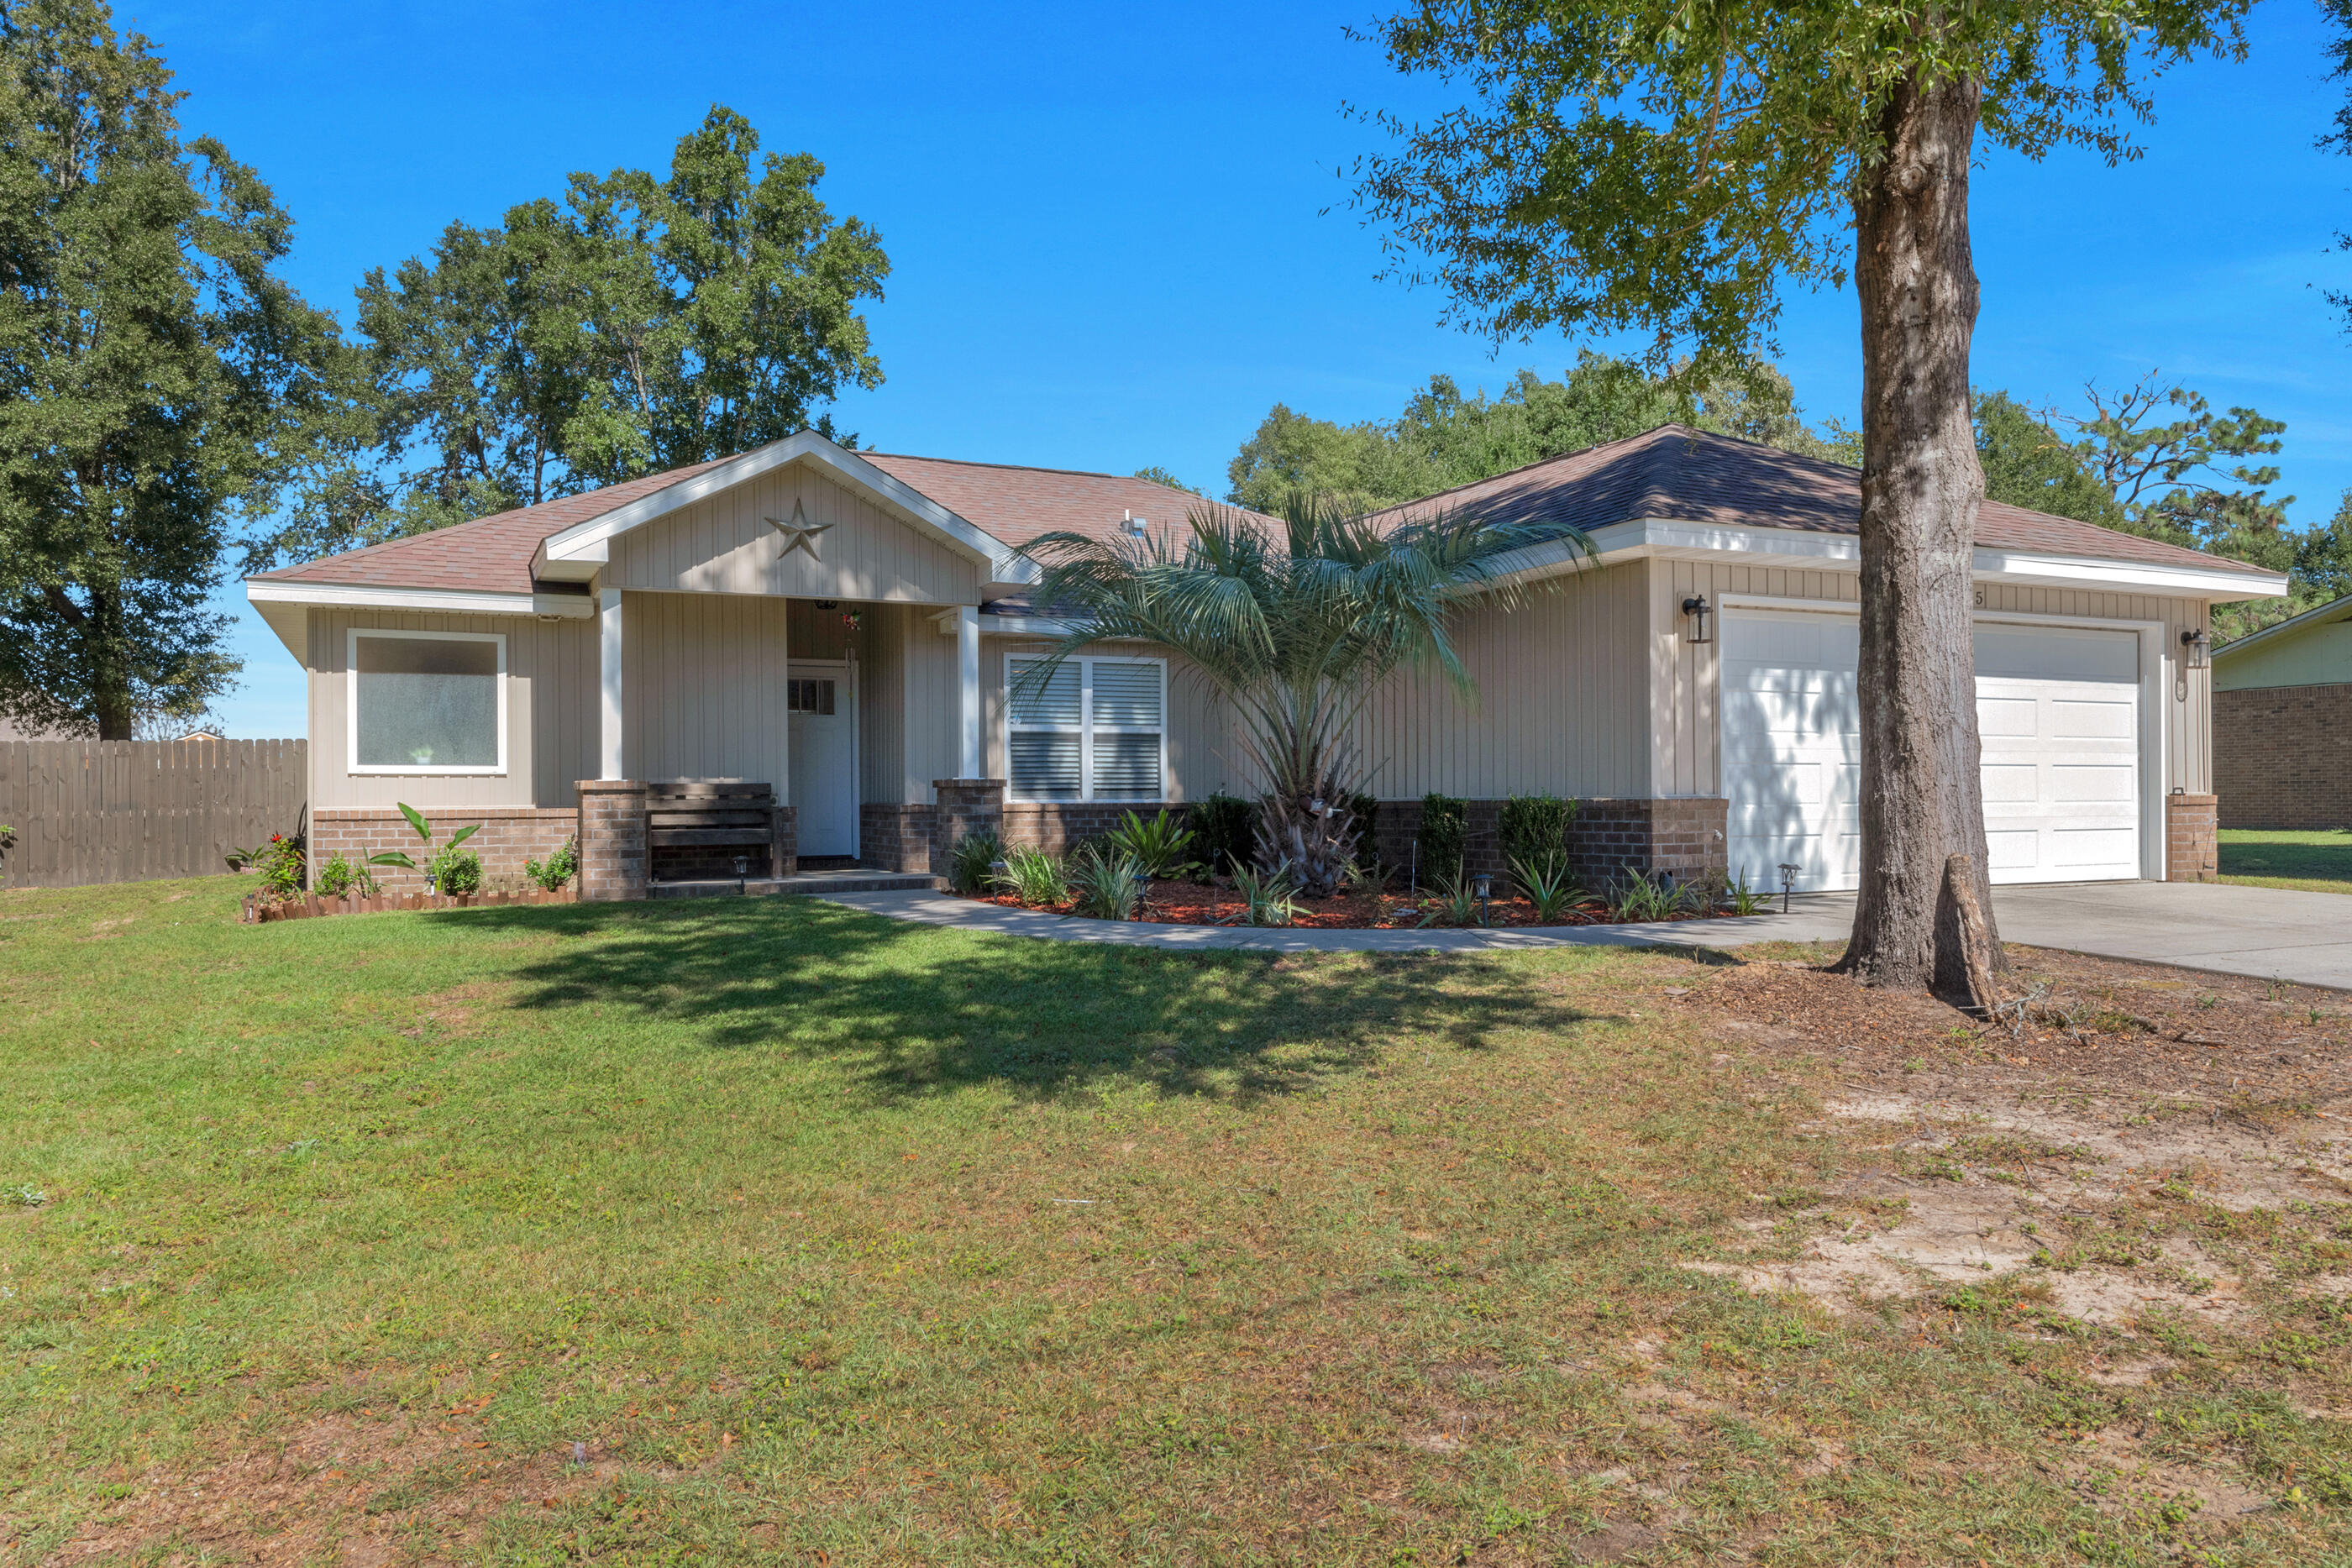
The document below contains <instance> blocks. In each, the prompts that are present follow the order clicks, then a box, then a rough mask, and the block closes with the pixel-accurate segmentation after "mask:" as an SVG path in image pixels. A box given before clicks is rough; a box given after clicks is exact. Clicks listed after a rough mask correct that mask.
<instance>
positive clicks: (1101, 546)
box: [1018, 496, 1591, 897]
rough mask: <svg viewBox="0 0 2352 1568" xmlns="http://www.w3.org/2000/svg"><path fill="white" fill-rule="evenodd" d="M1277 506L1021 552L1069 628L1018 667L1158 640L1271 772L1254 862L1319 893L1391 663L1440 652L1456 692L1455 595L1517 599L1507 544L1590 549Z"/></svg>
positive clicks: (1519, 528)
mask: <svg viewBox="0 0 2352 1568" xmlns="http://www.w3.org/2000/svg"><path fill="white" fill-rule="evenodd" d="M1283 511H1284V515H1283V517H1281V518H1280V519H1279V520H1277V519H1275V518H1271V517H1261V516H1259V515H1257V514H1255V513H1252V512H1244V511H1239V510H1235V509H1234V508H1233V507H1218V506H1205V507H1196V508H1195V509H1194V510H1193V511H1192V513H1191V514H1190V515H1189V516H1188V517H1187V518H1186V525H1187V527H1186V530H1185V534H1184V535H1183V536H1182V537H1181V543H1180V542H1179V540H1178V538H1171V537H1170V536H1169V535H1166V534H1161V535H1158V536H1154V537H1152V538H1131V537H1129V536H1124V535H1122V536H1118V537H1116V538H1109V539H1102V538H1093V537H1091V536H1089V535H1086V534H1079V533H1071V532H1057V533H1050V534H1046V535H1044V536H1043V537H1041V538H1038V539H1036V540H1035V541H1034V542H1033V543H1032V544H1031V545H1030V546H1029V553H1030V554H1031V555H1033V556H1034V557H1036V558H1037V559H1039V560H1041V561H1042V562H1043V563H1044V564H1045V578H1044V580H1043V582H1042V583H1041V584H1040V587H1039V591H1038V598H1039V600H1040V601H1042V602H1043V603H1045V605H1047V606H1049V607H1051V611H1052V612H1053V613H1055V615H1056V616H1058V617H1059V618H1061V619H1062V620H1063V621H1064V622H1065V623H1066V626H1067V628H1068V629H1067V630H1066V632H1065V633H1064V634H1063V635H1062V637H1061V638H1060V639H1059V640H1058V641H1057V642H1056V643H1055V644H1054V646H1053V648H1052V649H1051V650H1050V652H1049V653H1048V654H1047V656H1046V657H1045V659H1042V660H1040V661H1038V662H1037V663H1036V664H1032V665H1030V666H1029V667H1028V668H1027V670H1025V671H1024V674H1022V676H1021V677H1020V681H1019V683H1018V684H1019V685H1021V686H1022V687H1023V688H1024V689H1025V688H1027V687H1029V686H1030V685H1032V684H1034V685H1036V686H1037V687H1038V688H1040V689H1042V687H1043V685H1044V682H1045V679H1046V677H1047V676H1048V675H1049V674H1051V673H1052V671H1053V670H1054V669H1055V667H1057V666H1058V665H1059V664H1061V663H1062V661H1063V660H1065V659H1067V658H1069V657H1070V656H1071V655H1073V654H1075V653H1078V652H1079V651H1080V650H1081V649H1083V648H1085V647H1087V646H1088V645H1089V644H1091V643H1102V642H1109V641H1131V642H1139V643H1157V644H1159V645H1160V647H1163V648H1166V649H1168V650H1169V651H1170V652H1171V653H1176V654H1178V655H1180V656H1181V658H1182V659H1183V660H1184V661H1185V662H1186V664H1189V665H1190V667H1191V669H1192V672H1193V673H1194V674H1196V675H1197V676H1198V677H1199V678H1200V679H1202V680H1204V681H1206V682H1207V683H1208V684H1209V685H1210V686H1211V688H1212V689H1213V690H1214V691H1215V692H1216V693H1217V694H1218V695H1220V696H1221V697H1223V698H1224V699H1225V700H1226V701H1228V702H1230V703H1232V704H1233V706H1234V710H1235V711H1236V712H1237V713H1238V714H1239V715H1240V717H1241V720H1242V725H1241V747H1242V751H1243V758H1242V760H1244V762H1245V763H1246V764H1247V765H1248V766H1249V767H1250V768H1253V769H1254V770H1255V773H1256V775H1257V777H1258V779H1259V780H1260V781H1261V782H1262V783H1263V784H1264V786H1265V795H1264V797H1263V799H1262V801H1261V805H1260V810H1259V816H1258V827H1257V835H1256V837H1257V848H1256V859H1257V862H1258V864H1259V865H1260V866H1261V867H1263V868H1264V869H1265V870H1267V871H1276V870H1280V869H1284V868H1287V870H1288V872H1289V873H1290V875H1291V876H1292V877H1293V878H1295V879H1296V881H1297V883H1298V886H1299V889H1300V891H1301V892H1303V893H1306V894H1309V895H1311V896H1315V897H1328V896H1329V895H1330V894H1332V893H1333V892H1335V891H1337V889H1338V887H1339V878H1340V875H1341V873H1344V872H1345V871H1346V869H1347V867H1348V864H1349V861H1350V860H1352V859H1353V857H1354V854H1355V849H1356V841H1357V839H1358V838H1359V837H1360V832H1361V829H1362V827H1363V826H1364V824H1360V823H1358V822H1356V821H1354V818H1353V813H1352V812H1350V811H1349V809H1348V806H1347V801H1348V800H1349V798H1350V796H1351V795H1352V794H1353V792H1354V790H1355V789H1356V787H1357V786H1358V785H1359V784H1360V783H1361V782H1362V781H1363V779H1364V772H1363V768H1362V765H1361V759H1360V758H1359V757H1358V756H1357V754H1356V744H1355V721H1356V716H1357V715H1358V714H1359V713H1360V712H1361V711H1362V708H1363V706H1364V704H1365V702H1366V701H1367V700H1368V699H1369V698H1370V695H1371V694H1372V692H1373V691H1374V690H1375V689H1376V688H1377V687H1378V686H1379V685H1380V684H1381V681H1382V680H1383V679H1384V678H1386V677H1387V676H1388V675H1390V674H1392V673H1394V672H1395V671H1396V670H1398V669H1399V668H1401V667H1402V666H1405V665H1408V664H1416V665H1429V664H1434V665H1435V666H1436V667H1437V668H1439V669H1440V670H1442V671H1444V674H1445V675H1446V677H1447V679H1449V680H1450V681H1451V682H1452V683H1453V684H1454V685H1455V686H1456V687H1457V688H1459V689H1460V690H1462V691H1463V692H1465V694H1466V693H1467V692H1469V690H1470V685H1471V683H1470V674H1469V672H1468V670H1466V669H1465V667H1464V666H1463V664H1462V659H1461V655H1460V654H1459V653H1457V652H1456V651H1455V648H1454V632H1453V626H1452V622H1451V614H1450V612H1451V610H1452V607H1453V604H1454V601H1455V600H1456V599H1459V598H1461V597H1463V596H1465V595H1468V594H1477V595H1480V596H1481V597H1482V598H1483V599H1484V600H1485V601H1486V604H1487V605H1488V606H1490V607H1493V606H1500V607H1504V608H1507V607H1509V606H1510V605H1511V604H1513V603H1515V602H1516V601H1517V596H1518V594H1519V591H1520V590H1519V587H1518V585H1517V583H1516V582H1514V581H1513V580H1511V578H1510V576H1509V572H1510V570H1511V568H1512V566H1513V564H1514V563H1512V562H1510V561H1509V560H1507V559H1505V558H1507V556H1508V555H1509V553H1510V552H1512V551H1514V550H1519V549H1526V548H1528V547H1529V546H1531V545H1535V544H1538V543H1548V542H1564V543H1566V544H1567V545H1568V546H1569V548H1570V552H1571V555H1572V556H1581V555H1589V554H1590V553H1591V540H1590V539H1588V538H1585V536H1584V535H1583V534H1582V533H1581V532H1580V531H1579V530H1577V529H1575V528H1568V527H1565V526H1563V525H1559V524H1551V525H1544V526H1539V527H1528V526H1524V525H1519V524H1498V523H1486V522H1480V521H1477V520H1475V518H1469V517H1447V516H1444V515H1442V514H1440V515H1433V516H1430V517H1421V518H1407V519H1405V520H1403V521H1402V522H1389V523H1383V524H1377V525H1376V524H1375V523H1373V522H1372V521H1371V520H1370V519H1368V518H1366V517H1356V516H1350V515H1348V514H1347V513H1344V512H1342V511H1340V510H1339V508H1337V507H1333V506H1331V505H1330V504H1328V502H1324V501H1321V500H1319V499H1317V498H1314V497H1306V496H1294V497H1292V498H1291V501H1290V503H1289V504H1288V505H1287V506H1286V507H1284V509H1283Z"/></svg>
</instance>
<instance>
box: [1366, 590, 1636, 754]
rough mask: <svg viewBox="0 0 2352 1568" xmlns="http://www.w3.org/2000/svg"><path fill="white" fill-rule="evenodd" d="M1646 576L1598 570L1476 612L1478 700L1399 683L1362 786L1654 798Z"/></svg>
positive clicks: (1377, 713)
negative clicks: (1646, 654) (1645, 664)
mask: <svg viewBox="0 0 2352 1568" xmlns="http://www.w3.org/2000/svg"><path fill="white" fill-rule="evenodd" d="M1647 581H1648V579H1647V568H1646V566H1645V565H1644V564H1643V563H1642V562H1631V563H1628V564H1626V565H1622V566H1612V567H1587V568H1585V569H1583V570H1579V571H1576V572H1572V573H1569V574H1566V575H1564V576H1561V577H1558V578H1554V579H1551V580H1549V581H1546V582H1542V583H1538V584H1535V585H1533V586H1532V587H1531V588H1530V589H1529V590H1528V591H1527V592H1526V594H1525V595H1524V597H1522V598H1521V599H1520V600H1519V601H1518V603H1517V606H1516V608H1509V609H1498V608H1495V607H1492V606H1478V607H1475V608H1466V609H1465V611H1464V612H1462V614H1461V615H1460V617H1459V618H1458V620H1457V622H1456V623H1455V628H1454V635H1455V640H1456V641H1455V645H1456V647H1457V648H1458V649H1459V650H1460V653H1461V655H1462V662H1463V664H1464V666H1465V668H1466V669H1467V670H1468V672H1469V674H1470V678H1471V682H1472V691H1471V695H1467V696H1465V695H1463V693H1462V692H1461V691H1460V690H1459V689H1458V688H1456V687H1455V686H1454V685H1453V684H1452V683H1450V682H1449V681H1447V680H1446V679H1445V678H1444V675H1442V674H1439V673H1438V672H1437V671H1435V670H1433V669H1422V670H1412V671H1407V672H1403V673H1401V674H1397V675H1395V676H1393V677H1391V679H1390V680H1389V681H1388V682H1387V683H1386V684H1385V685H1383V686H1382V688H1381V690H1380V691H1379V692H1378V693H1376V694H1374V695H1373V697H1372V700H1371V702H1370V705H1368V706H1367V707H1366V709H1365V713H1364V716H1363V718H1362V720H1361V721H1360V724H1359V727H1358V732H1357V744H1358V747H1359V750H1360V755H1361V761H1362V765H1363V768H1364V769H1365V773H1366V782H1365V784H1364V786H1363V788H1364V789H1365V790H1366V791H1367V792H1368V793H1370V794H1372V795H1376V796H1378V797H1379V798H1381V800H1417V799H1419V798H1420V797H1421V796H1423V795H1426V794H1429V793H1431V792H1433V791H1434V792H1436V793H1438V794H1443V795H1451V796H1454V797H1455V798H1456V799H1460V800H1500V799H1502V798H1504V797H1507V796H1510V795H1524V794H1534V793H1538V792H1541V791H1545V790H1549V791H1550V792H1551V793H1553V794H1556V795H1561V796H1569V797H1587V798H1590V797H1593V796H1621V797H1641V796H1646V795H1648V794H1649V793H1650V792H1651V790H1650V756H1649V735H1650V715H1649V694H1650V689H1651V682H1650V678H1649V674H1648V672H1647V671H1646V670H1645V669H1644V668H1643V648H1644V646H1645V636H1644V634H1645V632H1646V631H1647V629H1648V616H1649V607H1648V602H1647V598H1646V592H1645V591H1646V587H1647Z"/></svg>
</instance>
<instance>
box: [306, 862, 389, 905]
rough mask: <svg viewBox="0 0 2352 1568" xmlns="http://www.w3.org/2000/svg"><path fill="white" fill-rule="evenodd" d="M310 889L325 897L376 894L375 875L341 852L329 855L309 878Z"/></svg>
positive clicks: (363, 896) (371, 896)
mask: <svg viewBox="0 0 2352 1568" xmlns="http://www.w3.org/2000/svg"><path fill="white" fill-rule="evenodd" d="M310 888H311V891H312V892H314V893H317V894H320V895H322V896H324V897H327V898H346V897H349V896H352V894H357V895H358V896H359V897H361V898H373V897H374V896H375V895H376V883H375V876H374V874H373V873H371V872H370V871H369V870H368V869H367V867H365V866H357V865H353V864H352V862H349V861H347V860H345V859H344V858H343V857H342V855H341V852H337V853H334V854H331V855H329V856H328V857H327V863H326V864H325V865H322V866H320V868H319V873H318V874H317V875H316V876H314V877H312V878H311V879H310Z"/></svg>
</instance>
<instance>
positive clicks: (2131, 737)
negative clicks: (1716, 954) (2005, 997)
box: [1720, 610, 2140, 892]
mask: <svg viewBox="0 0 2352 1568" xmlns="http://www.w3.org/2000/svg"><path fill="white" fill-rule="evenodd" d="M1721 625H1722V632H1721V635H1722V639H1723V649H1722V661H1721V666H1720V668H1721V671H1722V696H1723V790H1724V794H1725V796H1726V798H1727V802H1728V822H1727V831H1726V833H1725V837H1726V839H1727V846H1726V847H1727V851H1728V853H1729V862H1730V872H1731V874H1732V875H1733V876H1735V877H1738V876H1741V875H1745V876H1746V878H1747V879H1748V886H1750V887H1756V888H1765V889H1777V888H1779V887H1780V867H1781V866H1782V865H1783V864H1790V865H1794V866H1796V867H1797V868H1798V870H1797V873H1796V885H1797V888H1798V890H1799V891H1800V892H1820V891H1824V890H1829V889H1838V888H1851V887H1853V886H1854V885H1856V883H1858V882H1859V881H1860V880H1861V874H1862V810H1861V794H1860V785H1861V777H1862V745H1861V728H1862V725H1861V704H1860V700H1859V689H1858V683H1857V676H1856V670H1857V666H1858V664H1859V662H1860V653H1861V629H1860V622H1858V621H1856V619H1855V618H1854V617H1853V616H1852V615H1820V614H1809V613H1804V612H1782V611H1769V610H1727V611H1726V612H1724V613H1723V617H1722V622H1721ZM1976 651H1977V727H1978V729H1979V733H1980V735H1981V736H1982V737H1983V742H1984V752H1983V772H1982V778H1983V783H1984V800H1985V842H1986V847H1987V849H1988V851H1989V852H1990V856H1991V862H1992V863H1991V868H1990V869H1991V873H1992V880H1993V881H1995V882H1997V883H2014V882H2098V881H2107V880H2114V879H2119V878H2128V877H2137V876H2138V875H2139V874H2140V843H2139V835H2140V827H2139V823H2140V773H2139V738H2140V737H2139V695H2140V693H2139V640H2138V637H2137V634H2136V633H2134V632H2107V631H2100V630H2094V629H2089V628H2082V629H2077V628H2074V627H2051V626H2031V625H2019V624H2004V623H2001V622H1982V623H1979V626H1978V627H1977V632H1976Z"/></svg>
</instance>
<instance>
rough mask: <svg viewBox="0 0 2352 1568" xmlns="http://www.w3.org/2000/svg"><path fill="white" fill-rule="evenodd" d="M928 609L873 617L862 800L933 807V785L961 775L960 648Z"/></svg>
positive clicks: (864, 682) (863, 692)
mask: <svg viewBox="0 0 2352 1568" xmlns="http://www.w3.org/2000/svg"><path fill="white" fill-rule="evenodd" d="M937 613H938V611H937V610H936V609H933V608H931V607H929V606H921V605H911V604H881V605H876V606H874V607H873V608H872V609H870V610H868V611H867V612H866V633H865V637H866V642H865V647H866V664H865V665H864V666H863V667H862V674H861V677H860V680H859V683H858V695H859V702H860V704H861V706H860V708H859V715H858V748H859V749H858V765H859V769H860V772H859V781H860V785H861V790H862V795H863V798H864V799H865V800H868V801H872V802H875V803H877V804H887V805H929V803H930V800H931V785H932V783H933V781H934V780H937V779H950V778H953V777H954V776H955V771H956V763H957V756H956V750H957V747H956V723H957V719H958V715H959V713H960V712H961V709H960V706H959V705H960V704H961V701H962V696H961V692H960V690H959V689H958V685H957V681H956V640H955V637H954V636H953V635H952V629H950V633H949V634H942V633H941V632H940V628H939V624H938V622H936V621H934V620H933V619H932V617H933V616H935V615H936V614H937Z"/></svg>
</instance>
